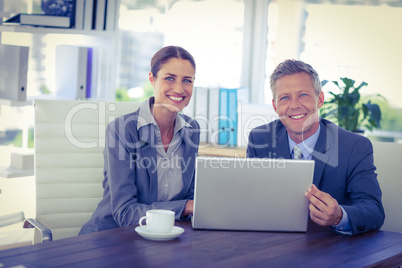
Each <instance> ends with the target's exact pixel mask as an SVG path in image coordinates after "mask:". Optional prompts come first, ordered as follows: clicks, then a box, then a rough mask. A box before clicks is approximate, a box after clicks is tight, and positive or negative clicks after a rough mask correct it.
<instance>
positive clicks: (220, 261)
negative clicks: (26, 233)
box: [0, 222, 402, 268]
mask: <svg viewBox="0 0 402 268" xmlns="http://www.w3.org/2000/svg"><path fill="white" fill-rule="evenodd" d="M176 225H177V226H181V227H183V228H184V229H185V232H184V233H183V234H182V235H181V236H180V237H179V238H177V239H175V240H171V241H160V242H158V241H149V240H145V239H143V238H142V237H140V236H139V235H138V234H137V233H136V232H135V231H134V226H130V227H124V228H119V229H114V230H108V231H103V232H98V233H93V234H89V235H84V236H78V237H72V238H67V239H62V240H56V241H53V242H49V243H44V244H37V245H33V246H26V247H21V248H16V249H9V250H4V251H0V267H10V266H17V265H21V266H18V267H59V266H63V267H174V268H178V267H205V266H208V267H373V266H376V265H378V266H381V267H399V266H400V265H402V234H401V233H393V232H386V231H371V232H368V233H365V234H362V235H359V236H355V237H346V236H339V235H336V234H334V233H332V232H331V231H330V230H329V228H327V227H319V226H318V225H316V224H314V223H312V222H310V223H309V229H308V231H307V233H279V232H240V231H207V230H193V229H192V228H191V223H190V222H176Z"/></svg>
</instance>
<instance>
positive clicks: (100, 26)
mask: <svg viewBox="0 0 402 268" xmlns="http://www.w3.org/2000/svg"><path fill="white" fill-rule="evenodd" d="M94 10H95V9H94ZM94 16H95V25H94V26H95V28H94V29H95V30H99V31H103V30H105V18H106V0H96V14H94Z"/></svg>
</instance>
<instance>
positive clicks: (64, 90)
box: [55, 45, 92, 99]
mask: <svg viewBox="0 0 402 268" xmlns="http://www.w3.org/2000/svg"><path fill="white" fill-rule="evenodd" d="M91 55H92V48H88V47H76V46H69V45H60V46H57V47H56V69H55V72H56V95H57V96H59V97H64V98H68V99H85V98H86V97H87V94H90V90H91V89H90V88H89V89H88V86H91V82H92V80H90V81H87V79H88V76H89V73H91V74H90V75H91V76H92V64H91V62H89V61H91V60H92V57H91ZM88 56H89V57H88ZM88 83H89V84H88Z"/></svg>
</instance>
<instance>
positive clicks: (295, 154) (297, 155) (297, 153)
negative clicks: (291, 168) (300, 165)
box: [293, 145, 302, 159]
mask: <svg viewBox="0 0 402 268" xmlns="http://www.w3.org/2000/svg"><path fill="white" fill-rule="evenodd" d="M301 158H302V151H301V150H300V148H299V146H297V145H295V147H293V159H301Z"/></svg>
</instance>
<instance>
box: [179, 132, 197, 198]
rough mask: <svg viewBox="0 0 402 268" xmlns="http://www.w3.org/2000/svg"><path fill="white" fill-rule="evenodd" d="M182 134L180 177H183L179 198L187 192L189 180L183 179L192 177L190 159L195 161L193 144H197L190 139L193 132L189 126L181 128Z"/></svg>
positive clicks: (192, 167) (192, 170) (192, 169)
mask: <svg viewBox="0 0 402 268" xmlns="http://www.w3.org/2000/svg"><path fill="white" fill-rule="evenodd" d="M182 131H183V135H182V139H181V140H182V141H181V142H182V146H183V156H182V157H181V169H182V178H183V189H182V191H181V192H180V194H179V195H180V196H179V199H180V198H183V197H184V196H185V194H186V193H187V191H188V189H189V187H190V184H191V180H188V179H185V178H192V177H193V172H194V165H193V166H190V161H193V162H195V159H194V157H195V154H194V150H195V148H194V146H197V145H195V144H193V141H192V140H191V135H192V133H193V130H192V129H191V128H189V127H184V128H183V129H182Z"/></svg>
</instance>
